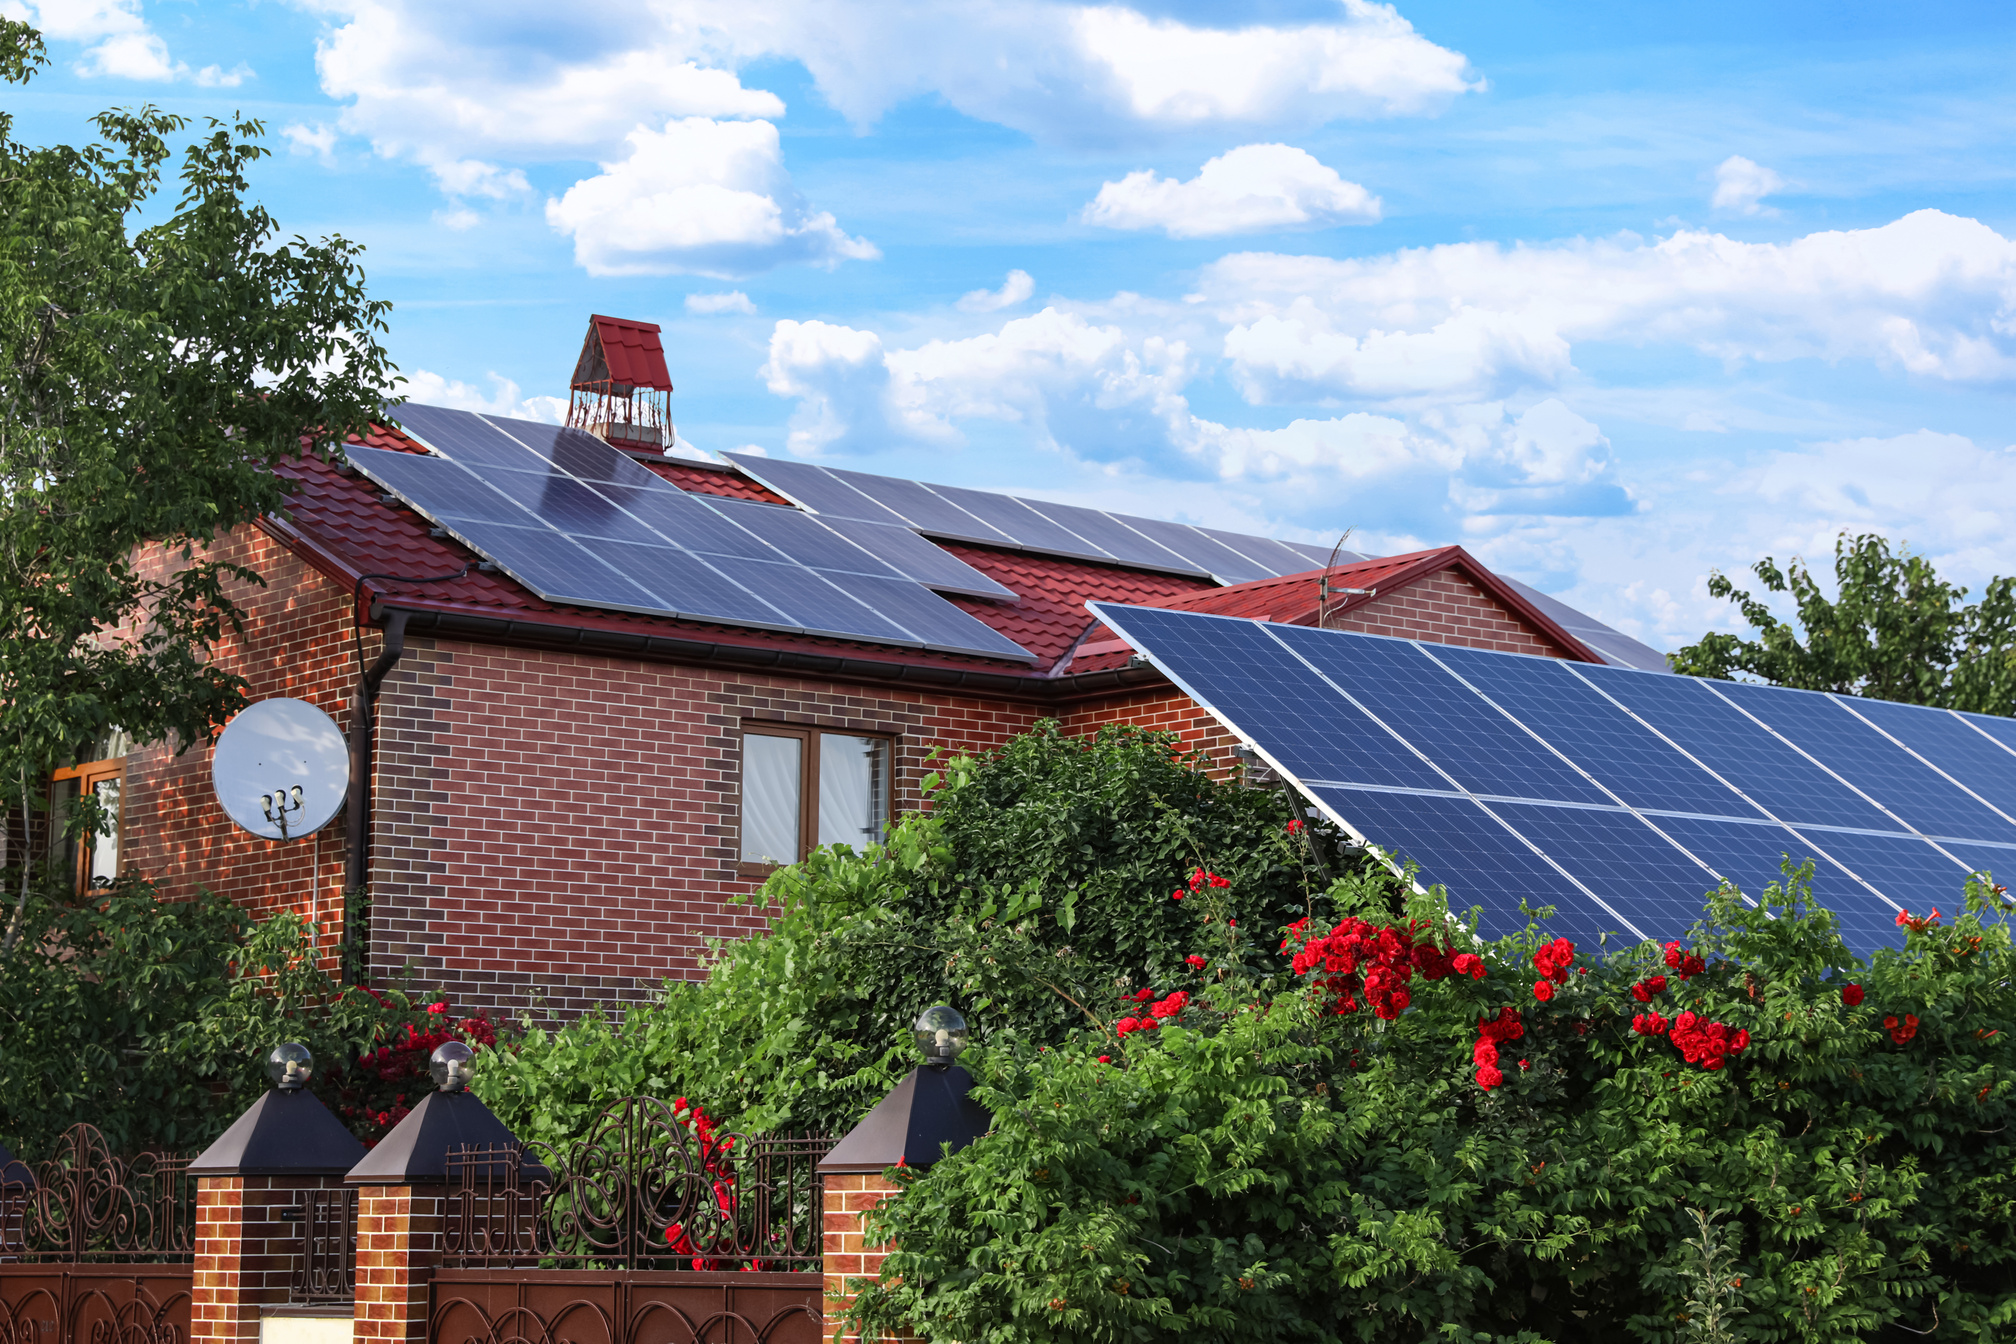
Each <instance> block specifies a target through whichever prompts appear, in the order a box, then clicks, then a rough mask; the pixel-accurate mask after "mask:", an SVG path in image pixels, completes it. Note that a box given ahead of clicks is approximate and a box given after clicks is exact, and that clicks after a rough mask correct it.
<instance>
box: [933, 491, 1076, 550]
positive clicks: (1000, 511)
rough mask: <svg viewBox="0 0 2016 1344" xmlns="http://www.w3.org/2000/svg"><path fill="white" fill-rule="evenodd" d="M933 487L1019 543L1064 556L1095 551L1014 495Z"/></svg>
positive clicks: (1033, 548) (937, 492)
mask: <svg viewBox="0 0 2016 1344" xmlns="http://www.w3.org/2000/svg"><path fill="white" fill-rule="evenodd" d="M931 489H932V491H933V492H934V493H935V494H938V495H942V496H943V497H944V498H945V499H946V500H947V501H948V502H949V503H952V504H956V505H958V506H959V507H960V508H962V509H964V510H966V512H968V513H970V514H972V515H973V516H974V517H975V518H978V519H979V520H980V521H981V522H983V523H985V524H987V526H989V527H991V528H993V529H994V530H995V531H997V532H999V533H1000V534H1001V535H1002V536H1004V537H1007V538H1009V539H1011V540H1013V541H1014V542H1015V544H1017V545H1018V546H1026V547H1028V548H1030V549H1031V550H1037V551H1056V552H1058V553H1060V554H1063V555H1086V554H1090V553H1092V552H1091V550H1090V548H1088V547H1087V546H1086V544H1085V540H1084V538H1082V537H1078V536H1075V535H1073V534H1072V533H1070V532H1067V531H1065V530H1064V529H1063V528H1061V527H1059V526H1057V524H1055V523H1053V522H1051V521H1050V520H1049V519H1048V518H1045V517H1044V516H1043V515H1042V514H1040V513H1038V512H1036V511H1035V510H1034V509H1032V508H1030V507H1029V506H1028V505H1027V504H1024V503H1023V502H1022V501H1021V500H1019V499H1015V498H1013V497H1012V496H1009V495H997V494H995V493H993V492H992V491H989V490H966V489H962V488H961V487H959V486H956V485H934V486H932V487H931Z"/></svg>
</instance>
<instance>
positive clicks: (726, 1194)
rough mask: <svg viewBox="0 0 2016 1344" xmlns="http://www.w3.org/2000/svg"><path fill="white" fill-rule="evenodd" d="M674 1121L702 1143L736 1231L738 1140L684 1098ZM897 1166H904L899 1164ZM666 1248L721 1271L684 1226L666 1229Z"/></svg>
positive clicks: (756, 1264)
mask: <svg viewBox="0 0 2016 1344" xmlns="http://www.w3.org/2000/svg"><path fill="white" fill-rule="evenodd" d="M672 1118H673V1119H674V1120H677V1121H678V1122H679V1123H680V1124H682V1125H684V1126H686V1129H687V1131H688V1132H689V1133H691V1134H692V1135H693V1137H694V1138H696V1139H698V1140H699V1141H700V1168H701V1170H702V1171H704V1172H706V1173H707V1176H708V1177H709V1183H710V1184H711V1185H712V1186H713V1187H714V1202H715V1204H717V1205H718V1206H719V1207H720V1209H721V1212H722V1213H723V1214H725V1215H726V1216H727V1220H728V1224H729V1226H731V1227H732V1226H733V1225H734V1222H735V1171H734V1168H733V1167H732V1166H731V1165H730V1163H729V1157H728V1152H729V1150H730V1149H732V1148H733V1147H734V1146H735V1140H734V1139H732V1138H726V1139H724V1138H721V1137H719V1136H718V1135H717V1133H716V1132H715V1131H716V1124H715V1120H714V1117H713V1116H711V1115H709V1114H707V1110H706V1108H705V1107H703V1106H700V1105H698V1104H696V1103H694V1102H691V1101H688V1100H687V1099H686V1098H684V1097H679V1098H677V1099H675V1100H674V1101H673V1103H672ZM897 1165H898V1166H901V1165H903V1164H902V1163H901V1162H900V1161H899V1162H898V1163H897ZM665 1244H666V1245H667V1246H669V1247H670V1248H671V1249H672V1253H673V1254H674V1255H690V1256H692V1257H693V1261H692V1263H693V1268H694V1269H696V1270H701V1271H707V1270H718V1269H720V1268H721V1262H720V1261H719V1260H710V1259H708V1258H707V1257H706V1256H702V1255H694V1252H695V1251H696V1250H698V1249H699V1248H698V1247H696V1246H694V1244H693V1238H692V1237H691V1236H690V1235H688V1234H687V1231H686V1227H685V1224H683V1223H673V1224H671V1225H670V1226H668V1227H667V1228H666V1229H665ZM762 1267H763V1262H762V1261H760V1260H751V1261H750V1262H748V1263H747V1264H745V1265H743V1266H742V1268H743V1269H744V1270H757V1269H761V1268H762Z"/></svg>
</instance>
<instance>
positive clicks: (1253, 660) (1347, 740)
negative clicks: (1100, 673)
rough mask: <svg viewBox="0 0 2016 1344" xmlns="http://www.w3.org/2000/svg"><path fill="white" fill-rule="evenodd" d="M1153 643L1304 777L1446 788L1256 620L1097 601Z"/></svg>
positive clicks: (1126, 629)
mask: <svg viewBox="0 0 2016 1344" xmlns="http://www.w3.org/2000/svg"><path fill="white" fill-rule="evenodd" d="M1091 606H1092V610H1093V612H1094V613H1095V614H1096V615H1097V616H1098V617H1099V618H1100V619H1101V620H1103V621H1105V622H1107V623H1108V624H1109V625H1111V626H1112V627H1113V628H1114V629H1115V630H1117V631H1119V632H1120V634H1121V636H1122V638H1124V639H1126V640H1127V641H1128V642H1129V643H1131V644H1133V645H1134V647H1135V648H1137V649H1151V650H1153V651H1154V655H1155V660H1156V661H1157V662H1158V663H1160V664H1161V665H1162V666H1163V667H1164V668H1165V669H1167V670H1168V672H1169V674H1170V675H1171V676H1172V677H1173V678H1174V679H1175V681H1176V683H1177V684H1178V685H1179V686H1181V687H1182V688H1183V689H1184V690H1185V691H1186V692H1188V693H1189V694H1190V696H1191V698H1192V699H1194V700H1196V701H1197V703H1199V704H1201V705H1204V706H1206V707H1208V708H1211V709H1214V710H1216V711H1217V712H1219V713H1220V714H1222V715H1223V716H1224V717H1225V719H1226V721H1227V722H1229V723H1232V724H1236V725H1237V728H1238V731H1239V732H1241V733H1244V734H1246V735H1247V736H1248V737H1250V738H1251V739H1252V740H1253V742H1254V743H1255V744H1257V745H1258V746H1259V747H1261V748H1262V749H1263V750H1264V751H1266V752H1267V754H1268V755H1269V756H1271V757H1273V758H1274V759H1275V760H1277V761H1279V762H1280V763H1281V765H1282V767H1283V768H1284V769H1286V770H1287V771H1288V772H1289V773H1290V774H1292V775H1294V776H1295V777H1296V778H1298V779H1303V780H1311V779H1328V780H1336V781H1338V782H1340V783H1349V784H1378V785H1387V786H1390V787H1397V788H1416V789H1447V788H1450V787H1451V785H1450V783H1449V781H1448V780H1447V779H1446V778H1444V777H1443V776H1442V775H1441V774H1439V773H1437V772H1436V771H1435V770H1434V769H1433V768H1431V767H1430V766H1429V765H1428V764H1427V763H1426V762H1424V761H1423V760H1421V758H1420V757H1419V756H1417V755H1415V754H1414V753H1413V752H1412V751H1409V750H1408V749H1407V748H1406V747H1405V746H1404V745H1402V744H1401V743H1399V742H1397V741H1395V740H1394V738H1393V736H1392V735H1391V734H1390V733H1388V732H1386V731H1385V730H1384V729H1382V728H1380V727H1379V725H1378V724H1376V723H1374V722H1372V720H1370V719H1368V718H1366V717H1365V716H1364V715H1363V714H1361V713H1360V712H1359V711H1358V710H1357V709H1355V708H1353V707H1352V705H1351V703H1350V702H1349V701H1348V700H1346V699H1344V697H1342V696H1341V695H1338V694H1337V692H1336V691H1334V690H1332V689H1331V688H1330V686H1329V685H1327V684H1326V683H1325V682H1324V681H1323V679H1322V678H1321V677H1319V676H1317V675H1316V674H1315V673H1314V672H1312V671H1310V670H1309V669H1308V667H1306V666H1305V665H1304V664H1303V663H1302V661H1301V660H1300V659H1298V658H1296V657H1295V656H1294V655H1293V654H1291V653H1289V652H1288V650H1286V649H1284V648H1282V647H1281V646H1280V645H1279V644H1277V643H1275V642H1274V641H1273V640H1272V639H1270V638H1268V636H1267V634H1266V627H1265V626H1262V625H1259V624H1257V623H1255V622H1252V621H1236V620H1229V619H1226V618H1224V617H1217V616H1197V615H1193V614H1189V613H1184V612H1173V611H1156V610H1153V609H1150V608H1144V607H1109V606H1107V605H1106V604H1104V603H1093V604H1091Z"/></svg>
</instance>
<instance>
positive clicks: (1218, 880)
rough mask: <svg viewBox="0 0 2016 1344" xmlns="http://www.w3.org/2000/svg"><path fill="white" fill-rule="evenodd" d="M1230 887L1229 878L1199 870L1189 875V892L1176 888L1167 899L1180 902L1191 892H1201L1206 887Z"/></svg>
mask: <svg viewBox="0 0 2016 1344" xmlns="http://www.w3.org/2000/svg"><path fill="white" fill-rule="evenodd" d="M1231 885H1232V881H1231V879H1230V878H1224V877H1220V876H1218V874H1216V873H1213V872H1209V871H1207V870H1206V869H1203V868H1199V869H1198V870H1197V871H1196V872H1194V873H1192V874H1190V890H1189V891H1185V890H1184V889H1183V888H1181V887H1178V888H1176V890H1174V891H1172V892H1170V893H1169V899H1170V900H1172V901H1180V900H1182V899H1183V898H1184V897H1185V896H1188V895H1190V894H1192V893H1193V892H1199V891H1202V890H1204V889H1205V888H1206V887H1229V886H1231Z"/></svg>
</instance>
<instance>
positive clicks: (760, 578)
mask: <svg viewBox="0 0 2016 1344" xmlns="http://www.w3.org/2000/svg"><path fill="white" fill-rule="evenodd" d="M707 563H708V564H710V565H712V566H714V567H715V568H716V569H718V570H720V571H721V572H722V573H724V574H726V575H727V576H728V577H729V578H731V579H733V580H735V582H737V583H739V584H741V585H742V586H743V587H744V588H747V589H748V590H749V591H750V592H752V593H755V594H756V595H757V596H758V597H760V598H762V599H763V600H764V601H765V602H768V603H769V604H770V605H771V606H773V607H776V608H777V609H778V610H779V611H782V612H783V613H784V614H785V616H786V617H787V618H789V619H790V620H791V621H792V622H793V623H794V624H796V625H798V626H801V627H802V628H804V629H806V630H816V631H820V632H822V633H825V634H831V635H841V636H847V637H853V638H859V639H872V640H875V641H877V642H878V643H885V644H918V643H922V642H923V641H922V640H920V639H919V638H918V637H917V636H915V635H913V634H911V633H910V632H909V631H908V630H905V629H903V628H902V627H901V626H899V625H897V624H896V623H895V622H893V621H889V620H886V619H884V618H883V617H881V616H879V615H877V614H876V613H875V612H873V611H870V610H869V609H868V608H867V607H865V606H862V605H861V604H860V603H859V602H857V601H855V600H854V599H853V598H851V597H849V596H848V595H847V594H845V593H843V592H841V591H840V590H839V589H837V588H835V587H834V586H833V585H832V584H830V583H828V582H827V581H826V580H825V579H824V578H822V577H821V576H820V575H819V574H818V572H817V571H814V570H810V569H806V568H804V567H802V566H800V565H793V564H786V563H783V562H777V563H772V562H770V561H767V560H737V559H735V558H733V557H731V556H709V557H707ZM913 586H914V585H913ZM920 591H921V590H920Z"/></svg>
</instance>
